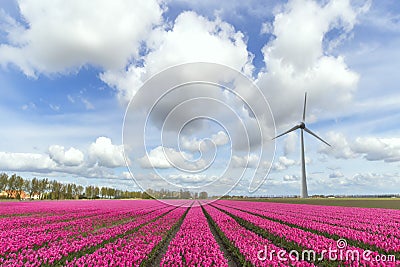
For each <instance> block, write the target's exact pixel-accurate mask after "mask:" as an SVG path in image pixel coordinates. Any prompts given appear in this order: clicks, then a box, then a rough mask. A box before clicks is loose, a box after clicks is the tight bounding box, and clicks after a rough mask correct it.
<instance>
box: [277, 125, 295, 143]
mask: <svg viewBox="0 0 400 267" xmlns="http://www.w3.org/2000/svg"><path fill="white" fill-rule="evenodd" d="M299 128H300V125H296V126H294V127H293V128H291V129H289V130H287V131H286V132H284V133H281V134H280V135H277V136H275V137H274V138H272V140H274V139H276V138H278V137H281V136H282V135H285V134H287V133H290V132H293V131H294V130H297V129H299Z"/></svg>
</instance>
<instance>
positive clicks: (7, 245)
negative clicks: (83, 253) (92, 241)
mask: <svg viewBox="0 0 400 267" xmlns="http://www.w3.org/2000/svg"><path fill="white" fill-rule="evenodd" d="M143 204H144V205H140V206H139V207H138V208H137V209H135V210H131V211H129V212H126V211H125V212H120V211H114V212H112V214H110V211H109V209H108V208H106V207H104V208H102V209H100V210H99V211H98V214H97V215H96V216H92V217H90V216H89V217H88V216H86V214H85V213H83V214H81V217H82V218H79V219H76V220H72V221H61V222H56V223H53V224H48V223H47V217H45V216H43V217H42V218H41V221H39V222H38V221H36V222H35V223H37V225H36V226H32V227H23V228H16V227H12V222H9V223H10V225H9V228H8V229H7V230H3V231H2V235H1V236H0V255H3V254H6V253H17V252H18V251H20V250H22V249H30V248H33V247H40V246H42V245H43V244H46V243H52V242H54V241H56V240H60V239H65V238H66V237H70V238H71V237H77V238H79V235H80V234H81V233H85V234H86V233H88V232H93V231H94V230H95V229H98V228H101V227H104V228H106V227H112V226H113V225H114V224H116V223H118V224H119V223H121V222H122V221H123V220H125V219H130V218H132V217H135V216H139V215H142V214H145V213H148V212H149V211H151V210H152V209H153V206H150V205H148V204H145V203H143ZM141 206H142V207H141ZM21 241H23V242H21Z"/></svg>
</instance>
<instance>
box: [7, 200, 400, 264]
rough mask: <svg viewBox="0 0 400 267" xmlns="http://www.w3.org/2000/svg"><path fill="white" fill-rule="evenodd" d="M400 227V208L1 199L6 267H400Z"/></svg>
mask: <svg viewBox="0 0 400 267" xmlns="http://www.w3.org/2000/svg"><path fill="white" fill-rule="evenodd" d="M307 201H309V200H307ZM340 201H344V200H340ZM393 201H394V200H393ZM343 203H344V202H343ZM308 204H313V205H308ZM330 204H331V203H330ZM368 205H369V204H368ZM399 229H400V210H396V209H384V208H359V207H342V206H340V205H336V206H331V205H329V206H327V205H315V203H307V204H301V203H297V204H293V203H276V202H268V201H259V202H256V201H232V200H218V201H194V200H169V201H166V202H160V201H156V200H95V201H32V202H1V203H0V233H1V235H0V265H1V266H400V230H399Z"/></svg>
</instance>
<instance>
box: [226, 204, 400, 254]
mask: <svg viewBox="0 0 400 267" xmlns="http://www.w3.org/2000/svg"><path fill="white" fill-rule="evenodd" d="M219 203H220V204H224V203H225V204H228V205H233V206H234V207H237V208H240V209H242V210H247V211H250V212H253V213H257V214H260V215H263V216H266V217H268V218H272V219H278V220H280V221H283V222H286V223H290V224H293V225H297V226H300V227H303V228H307V229H312V230H315V231H319V232H323V233H327V234H329V235H332V236H340V237H342V238H346V239H349V240H356V241H358V242H362V243H364V244H367V245H373V246H376V247H378V248H382V249H384V250H385V251H386V252H398V251H400V239H399V238H398V236H400V230H399V227H397V228H392V227H389V226H388V227H383V228H384V230H383V231H381V232H379V233H371V232H368V231H365V230H356V229H354V228H356V225H358V224H359V223H357V222H351V221H350V222H348V223H347V224H351V225H354V227H351V228H349V227H347V226H341V225H333V224H328V223H324V222H319V221H315V220H312V219H310V218H309V217H308V216H306V215H302V214H299V215H298V216H296V215H292V214H288V213H286V214H285V213H283V214H282V213H281V214H278V213H274V211H271V209H266V207H263V205H262V203H261V204H260V205H258V210H255V209H254V205H251V203H244V202H240V203H236V202H235V203H233V202H230V203H229V202H228V203H227V202H219ZM309 206H311V205H309ZM308 208H312V206H311V207H308ZM337 208H338V207H334V208H332V209H337ZM339 209H340V208H339ZM359 212H360V213H361V212H362V210H361V211H359ZM320 217H323V216H320ZM370 220H371V221H374V220H376V219H372V218H371V219H370ZM388 225H389V224H388ZM399 226H400V225H399ZM365 227H366V228H368V226H367V225H365Z"/></svg>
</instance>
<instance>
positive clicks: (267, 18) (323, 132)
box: [0, 0, 400, 195]
mask: <svg viewBox="0 0 400 267" xmlns="http://www.w3.org/2000/svg"><path fill="white" fill-rule="evenodd" d="M399 47H400V4H399V3H398V1H396V0H387V1H363V0H360V1H349V0H348V1H346V0H336V1H327V0H324V1H309V0H293V1H292V0H290V1H258V0H251V1H236V0H233V1H208V0H206V1H186V0H176V1H170V0H166V1H155V0H147V1H140V0H137V1H131V0H118V1H117V0H116V1H106V0H98V1H78V0H70V1H54V0H42V1H25V0H20V1H14V0H4V1H1V2H0V121H1V125H2V129H1V134H0V171H4V172H7V173H18V174H20V175H21V176H24V177H34V176H36V177H50V178H52V179H53V178H54V179H58V180H60V181H64V182H67V181H72V182H75V183H79V184H82V185H88V184H94V185H99V186H103V185H107V186H113V187H117V188H122V189H125V188H126V189H129V190H136V189H137V186H136V185H135V184H134V182H132V180H131V178H130V175H129V172H128V168H127V167H126V164H125V159H124V154H123V148H124V147H123V140H122V132H123V129H122V125H123V121H124V115H125V111H126V109H127V107H128V103H129V101H130V100H131V98H132V97H138V95H139V94H138V91H140V88H141V87H142V85H144V84H145V82H146V81H147V80H148V79H149V78H150V77H153V75H155V74H157V73H159V72H160V71H162V70H164V69H165V68H168V67H171V66H175V65H177V64H181V63H189V62H198V61H200V62H212V63H219V64H223V65H226V66H229V67H230V68H232V69H234V70H237V71H240V72H242V73H243V74H244V75H245V76H246V77H247V78H248V79H249V80H250V81H253V82H254V83H255V84H256V85H257V86H258V88H259V89H260V90H261V92H262V93H263V95H264V96H265V99H266V100H267V101H268V103H269V106H270V109H271V111H272V114H273V117H274V122H275V125H276V132H277V133H280V132H283V131H285V130H287V129H289V128H290V127H292V126H293V125H294V124H295V123H298V122H299V121H300V120H301V112H302V104H303V103H302V102H303V98H304V92H305V91H307V92H308V100H307V101H308V102H307V116H306V121H307V123H308V124H307V125H308V127H309V128H310V129H312V130H313V131H314V132H316V133H318V134H319V135H320V136H321V137H322V138H324V139H325V140H326V141H328V142H329V143H330V144H331V145H332V148H329V147H326V146H325V145H324V144H323V143H321V142H319V141H318V140H316V139H314V138H312V137H310V136H307V137H306V138H305V143H306V157H307V172H308V188H309V193H310V194H380V193H399V188H400V176H399V170H400V127H399V124H398V122H399V121H400V105H399V104H400V92H399V90H398V89H399V84H400V76H399V75H398V70H399V69H400V49H399ZM188 90H189V89H188ZM196 90H198V91H197V93H196V94H189V93H188V94H184V93H182V94H181V95H179V97H174V98H173V99H178V100H179V99H180V97H182V95H185V97H186V98H184V100H185V99H187V97H193V96H198V95H197V94H199V95H201V94H202V93H198V92H199V91H201V92H206V91H207V90H208V89H207V88H206V86H204V88H203V87H201V86H200V87H197V89H196ZM223 91H224V90H222V91H221V90H220V92H219V93H218V94H217V95H213V98H214V99H217V100H219V101H220V102H219V103H229V106H230V107H232V108H233V110H235V111H236V112H237V113H238V114H239V115H238V116H239V117H240V118H242V119H243V120H244V121H247V122H248V124H246V127H248V128H249V132H250V133H254V132H256V131H254V130H252V127H253V126H254V125H253V126H252V121H253V120H254V116H252V114H249V112H246V110H247V111H248V109H247V108H246V107H244V106H243V103H240V101H237V99H232V97H231V96H229V95H227V94H226V93H225V94H224V92H223ZM149 92H150V94H151V92H152V91H151V90H148V91H147V92H146V93H149ZM187 92H189V91H187ZM242 93H243V95H246V97H249V99H253V100H252V101H253V103H254V105H255V106H257V105H258V106H263V105H262V103H261V102H257V101H258V100H259V99H260V98H259V97H257V94H256V93H254V92H253V91H252V90H250V89H249V90H248V91H247V92H246V91H243V92H242ZM182 101H183V100H182V99H181V102H182ZM167 104H168V105H169V106H168V105H167V107H166V106H165V105H164V106H162V107H164V108H165V107H166V108H169V109H167V110H170V109H171V108H173V107H175V106H176V105H178V104H179V103H172V104H171V103H170V102H168V103H167ZM252 105H253V104H252ZM204 106H206V105H203V108H198V109H199V110H201V112H205V111H207V112H210V113H212V112H214V113H215V114H218V115H219V116H221V120H223V119H226V121H227V123H226V124H227V125H228V126H227V127H228V128H229V129H233V132H228V131H227V129H228V128H227V129H225V128H224V127H220V126H221V125H218V124H213V123H211V124H212V125H208V123H210V121H208V122H202V123H198V125H197V124H193V125H192V127H188V129H187V131H186V132H185V131H183V132H182V134H181V135H179V141H178V143H179V144H180V146H181V149H182V150H181V151H182V153H180V152H179V150H178V148H177V147H173V146H172V145H171V146H167V145H165V146H160V145H157V143H156V142H154V143H152V144H150V145H149V146H148V147H146V150H145V152H147V156H146V155H145V154H143V155H140V154H135V156H136V157H135V158H133V159H130V160H129V163H130V164H131V166H130V167H131V171H132V172H133V173H134V175H135V176H136V177H142V179H147V180H148V181H152V180H151V179H153V178H154V177H153V176H154V175H155V174H154V172H152V171H151V169H153V171H154V168H155V169H156V172H155V173H159V172H160V173H163V174H164V175H167V176H168V177H170V179H171V180H173V181H178V182H179V183H182V184H185V186H187V187H190V185H191V184H193V185H196V184H199V183H202V182H205V181H213V180H214V179H216V177H217V178H218V175H219V173H220V171H221V170H224V166H223V163H226V161H227V160H228V161H229V162H231V163H232V166H233V167H232V168H233V169H235V170H233V172H232V173H230V174H231V175H232V174H235V171H237V170H236V169H237V168H238V167H243V166H247V168H248V169H250V170H256V171H254V173H253V174H249V175H250V176H251V175H253V176H257V175H258V173H259V172H262V171H264V172H267V171H268V170H269V167H271V171H270V174H269V176H268V178H267V180H266V181H265V182H264V183H263V184H262V185H261V186H260V188H259V189H258V190H257V191H256V192H255V193H254V194H256V195H292V194H299V191H300V181H299V176H300V165H299V160H300V151H299V135H298V133H292V134H289V135H288V136H285V137H282V138H280V139H278V140H277V141H276V144H274V145H276V153H275V156H274V158H273V160H272V156H271V155H270V154H268V153H267V154H268V155H269V156H268V157H270V160H268V157H267V158H266V159H263V158H262V157H261V154H260V153H261V152H260V150H257V149H256V148H259V146H257V145H255V147H256V148H255V149H253V148H251V149H250V151H248V153H247V154H246V153H243V149H242V146H241V145H240V144H239V145H238V144H236V143H235V142H234V140H235V133H236V135H238V131H239V130H235V129H236V128H235V124H234V123H233V122H231V121H230V120H229V118H231V117H230V115H229V114H228V112H227V111H226V112H220V110H218V109H217V107H215V109H213V106H212V105H210V106H206V107H204ZM162 107H161V108H162ZM193 107H196V106H193ZM257 108H258V107H257ZM193 109H194V108H193ZM161 113H162V112H161ZM240 114H242V115H240ZM262 114H264V115H265V114H267V113H262ZM156 115H157V113H156ZM156 115H154V116H153V117H151V120H150V126H149V127H150V128H149V129H150V130H149V135H148V136H146V138H148V139H149V140H153V137H155V136H157V134H158V135H159V133H157V129H158V128H157V125H158V124H160V123H161V122H162V121H163V120H166V119H167V118H166V114H164V116H156ZM253 115H254V114H253ZM135 116H136V117H135ZM141 116H142V114H140V113H135V114H133V115H132V118H133V121H131V122H130V123H132V124H135V121H134V119H135V118H137V120H138V121H139V120H140V119H141ZM143 116H145V115H143ZM246 116H247V117H246ZM222 117H223V118H222ZM267 117H268V116H267ZM263 118H264V117H263ZM260 121H261V126H260V127H261V128H262V129H269V130H270V131H269V134H270V135H271V134H272V132H271V127H268V126H270V124H271V122H270V121H269V122H266V121H265V120H264V119H261V120H260ZM138 124H139V122H138ZM205 126H206V127H205ZM222 126H226V125H222ZM229 129H228V130H229ZM273 130H274V132H273V133H275V129H273ZM139 131H141V133H142V131H143V129H139ZM167 132H168V133H167V134H169V135H173V133H174V131H173V130H169V131H167ZM267 132H268V131H267ZM272 135H273V134H272ZM267 136H269V135H268V134H267ZM175 138H176V135H175ZM249 138H250V139H249V140H250V143H252V142H253V143H255V144H259V142H260V140H259V139H257V136H250V137H249ZM236 139H237V138H236ZM267 139H268V138H267ZM168 140H170V139H168ZM202 140H203V142H202ZM268 140H269V139H268ZM153 141H154V140H153ZM261 141H262V140H261ZM210 144H211V145H210ZM208 145H210V146H212V147H213V148H214V149H217V150H218V151H219V152H220V154H218V155H219V156H217V157H216V158H215V162H214V163H216V164H215V166H213V168H210V169H207V172H204V173H195V174H193V173H190V172H186V173H182V172H178V173H177V172H176V171H177V169H176V168H175V167H177V166H174V164H171V162H170V161H169V160H168V159H167V158H166V156H165V155H166V154H167V155H168V157H169V159H171V158H175V157H176V158H177V162H178V163H179V162H181V161H182V160H183V161H184V162H182V166H183V165H185V164H186V165H188V164H189V165H190V164H192V165H196V166H195V167H200V168H203V167H205V166H208V165H207V160H209V159H208V158H207V157H205V158H204V159H200V160H198V158H197V157H198V156H199V155H202V152H204V151H207V146H208ZM201 146H204V147H203V148H204V151H202V150H201V149H202V148H201ZM199 149H200V151H199ZM265 150H268V151H267V152H271V151H270V150H271V146H269V145H268V144H267V145H265V147H264V151H265ZM200 152H201V153H200ZM165 153H166V154H165ZM204 155H205V156H206V153H204ZM132 161H133V162H132ZM188 162H189V163H188ZM258 163H261V164H258ZM189 165H188V166H187V167H188V168H187V169H190V168H192V167H191V166H192V165H190V166H189ZM256 166H259V167H260V168H257V167H256ZM152 177H153V178H152ZM260 181H261V180H260ZM149 183H150V184H151V182H149ZM247 186H248V185H247V183H240V184H239V185H238V186H237V187H236V188H235V190H234V192H235V193H241V194H247V193H248V190H247V189H248V187H247Z"/></svg>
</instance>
